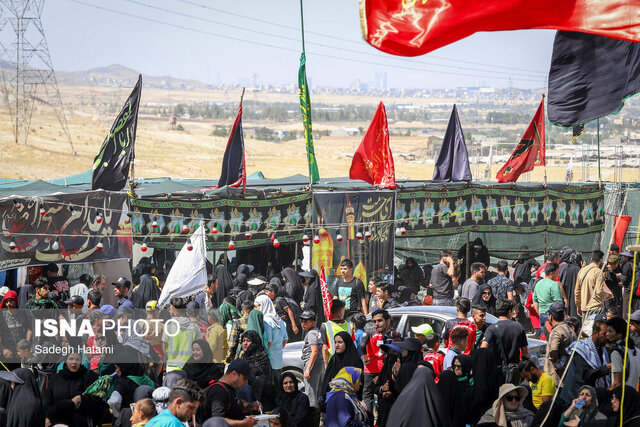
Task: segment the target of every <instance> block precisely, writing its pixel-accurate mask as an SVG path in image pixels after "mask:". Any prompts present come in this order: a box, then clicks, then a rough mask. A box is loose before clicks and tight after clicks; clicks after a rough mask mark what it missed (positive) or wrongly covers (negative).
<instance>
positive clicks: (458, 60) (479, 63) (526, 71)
mask: <svg viewBox="0 0 640 427" xmlns="http://www.w3.org/2000/svg"><path fill="white" fill-rule="evenodd" d="M177 1H179V2H182V3H185V4H189V5H192V6H197V7H201V8H203V9H208V10H211V11H214V12H218V13H222V14H225V15H230V16H235V17H238V18H243V19H248V20H250V21H255V22H260V23H263V24H267V25H273V26H275V27H278V28H284V29H287V30H291V31H296V32H299V31H300V29H299V28H298V27H293V26H289V25H284V24H278V23H275V22H271V21H267V20H265V19H260V18H254V17H252V16H246V15H241V14H239V13H234V12H229V11H226V10H223V9H218V8H215V7H211V6H206V5H203V4H199V3H196V2H193V1H190V0H177ZM305 33H306V34H313V35H316V36H320V37H326V38H328V39H333V40H339V41H342V42H345V43H352V44H355V45H358V46H362V43H361V42H359V41H355V40H351V39H347V38H344V37H337V36H332V35H328V34H323V33H319V32H316V31H307V30H305ZM429 57H430V58H433V59H439V60H442V61H449V62H457V63H461V64H471V65H478V66H481V67H488V68H494V69H500V68H501V69H504V70H508V71H523V72H525V73H531V74H539V75H541V76H543V75H547V72H546V71H535V70H530V69H526V68H517V67H508V66H504V65H496V64H486V63H482V62H475V61H467V60H464V59H459V58H448V57H446V56H440V55H434V54H431V53H430V54H429ZM396 59H406V58H404V57H396ZM411 61H413V62H418V63H421V64H426V65H433V64H432V63H429V62H425V61H418V60H415V59H411ZM486 71H489V70H486Z"/></svg>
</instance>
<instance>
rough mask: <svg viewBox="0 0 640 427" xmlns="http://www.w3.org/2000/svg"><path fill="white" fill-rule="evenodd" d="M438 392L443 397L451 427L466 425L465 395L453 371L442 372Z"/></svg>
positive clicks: (445, 411) (445, 412)
mask: <svg viewBox="0 0 640 427" xmlns="http://www.w3.org/2000/svg"><path fill="white" fill-rule="evenodd" d="M438 391H439V392H440V396H441V397H442V401H443V406H442V408H444V411H443V412H444V414H445V415H446V416H448V418H449V419H448V421H449V425H452V426H454V427H458V426H462V425H464V411H462V410H461V409H462V408H464V403H465V402H464V394H463V393H462V389H461V388H460V384H459V382H458V377H457V376H456V374H454V373H453V371H449V370H446V371H442V372H441V373H440V376H439V377H438Z"/></svg>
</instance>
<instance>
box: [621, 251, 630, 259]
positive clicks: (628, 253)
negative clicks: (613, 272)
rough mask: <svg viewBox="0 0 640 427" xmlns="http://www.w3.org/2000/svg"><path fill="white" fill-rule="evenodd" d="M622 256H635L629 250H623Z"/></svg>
mask: <svg viewBox="0 0 640 427" xmlns="http://www.w3.org/2000/svg"><path fill="white" fill-rule="evenodd" d="M620 256H626V257H629V258H633V254H632V253H631V252H629V251H624V252H621V253H620Z"/></svg>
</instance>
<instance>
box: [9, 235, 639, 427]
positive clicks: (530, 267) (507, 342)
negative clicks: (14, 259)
mask: <svg viewBox="0 0 640 427" xmlns="http://www.w3.org/2000/svg"><path fill="white" fill-rule="evenodd" d="M470 246H471V247H470V248H469V250H468V251H467V249H466V247H463V248H461V249H460V251H458V252H457V253H456V252H454V253H452V252H451V251H448V250H444V251H442V252H441V253H440V262H439V263H437V264H435V265H423V266H421V265H419V264H418V263H417V262H416V261H415V260H414V259H413V258H408V259H407V260H406V262H405V264H404V265H401V266H398V267H396V268H394V269H393V271H385V272H384V273H383V274H381V275H371V277H370V278H369V280H368V283H367V284H366V286H365V284H364V283H362V281H361V280H360V279H358V278H356V277H354V275H353V272H354V271H353V270H354V269H353V267H354V266H353V263H352V261H350V260H349V259H343V260H342V261H341V263H340V266H339V269H337V271H336V279H335V281H332V283H329V286H328V289H329V291H330V292H331V295H333V299H331V300H330V303H329V304H326V302H327V301H326V299H325V301H324V302H323V295H322V285H321V281H320V277H319V275H318V273H317V272H316V271H315V270H309V271H303V270H300V269H299V268H296V267H295V266H288V267H285V268H283V269H282V270H281V271H276V270H275V269H274V268H273V267H272V264H271V263H269V264H268V268H267V270H266V271H256V269H254V267H253V266H252V265H247V264H240V265H236V260H235V258H234V259H232V260H229V259H227V258H226V256H224V255H222V256H220V258H219V259H218V260H217V262H216V264H215V265H213V264H211V263H208V266H207V271H208V277H207V283H203V284H202V291H201V292H199V293H198V294H196V295H193V296H190V297H186V298H185V297H173V298H171V300H170V303H169V304H168V305H167V306H166V307H160V306H159V305H158V300H159V297H160V294H161V292H162V287H163V285H164V283H165V280H166V277H167V271H169V269H170V265H168V264H165V265H155V264H154V263H153V261H152V260H151V259H150V258H143V260H142V261H141V262H140V264H138V265H137V266H136V267H135V268H134V270H133V271H132V276H131V277H132V280H128V279H126V278H120V279H119V280H117V281H115V282H112V283H107V281H106V280H105V278H104V276H102V275H93V276H91V275H89V274H83V275H82V276H80V277H79V279H78V280H70V279H67V277H66V275H65V273H66V272H67V269H68V266H59V265H56V264H53V263H51V264H49V265H47V266H44V267H37V268H29V278H28V280H27V282H28V283H25V284H23V285H22V286H19V287H17V288H16V289H14V288H13V287H15V286H12V285H13V284H12V283H10V280H6V283H5V286H4V287H2V288H0V294H2V300H1V302H0V352H1V359H0V360H1V361H2V371H1V372H0V426H8V427H18V426H19V427H39V426H45V425H46V426H70V427H75V426H77V427H84V426H99V425H113V426H149V427H153V426H183V425H187V426H227V425H229V426H253V425H264V426H267V425H269V426H318V425H324V426H327V427H338V426H340V427H342V426H354V427H356V426H374V425H375V426H380V427H384V426H437V427H442V426H467V425H469V426H501V427H529V426H543V425H544V426H554V427H555V426H600V425H602V426H605V425H611V426H613V425H616V426H617V425H620V423H621V421H622V425H626V426H638V425H640V395H639V394H638V391H637V390H638V381H639V379H640V348H639V346H640V291H639V290H638V283H637V282H638V280H637V279H636V280H635V283H633V277H634V268H633V254H632V253H630V252H620V249H619V248H618V247H617V246H616V245H615V244H614V245H612V246H611V248H610V250H609V253H608V254H605V253H603V252H601V251H594V252H593V253H591V254H590V256H589V257H588V258H584V257H583V256H582V254H581V253H580V252H577V251H574V250H573V249H571V248H569V247H565V248H562V249H561V250H558V251H556V250H550V251H548V252H547V253H546V254H545V255H544V259H543V260H540V261H542V264H540V262H538V261H537V260H536V259H535V258H532V257H531V256H530V255H528V254H527V252H526V251H524V252H523V254H522V255H520V256H519V257H518V258H517V259H516V260H515V261H512V262H507V261H505V260H498V261H497V262H495V263H494V264H493V265H490V254H489V252H488V250H487V248H486V247H485V246H484V244H483V242H482V241H481V240H476V241H474V242H472V243H471V244H470ZM466 257H468V258H469V259H465V258H466ZM75 282H77V283H75ZM109 293H112V294H113V297H114V298H115V300H117V302H116V303H115V304H113V305H111V304H108V303H106V302H105V296H106V295H108V294H109ZM338 296H340V297H341V298H342V299H338ZM114 298H112V297H111V295H109V298H108V299H109V300H114ZM629 304H630V305H631V307H632V310H631V315H630V316H628V307H629ZM442 306H448V307H449V309H448V310H449V313H451V316H450V318H449V319H448V320H447V321H446V322H445V324H444V327H442V326H437V325H436V324H435V323H434V322H430V321H429V317H428V313H429V310H442V309H440V308H436V307H442ZM400 307H412V308H415V309H418V307H420V308H419V310H424V313H427V315H426V316H425V317H424V320H425V321H424V322H423V323H422V324H417V325H411V327H408V328H407V330H406V331H397V330H394V327H396V326H398V322H397V321H396V322H394V318H395V319H398V317H397V316H395V317H394V311H395V312H397V311H398V308H400ZM327 309H328V310H327ZM52 313H54V314H52ZM51 316H53V318H56V317H57V318H58V320H59V322H58V323H55V322H54V323H55V325H58V326H59V325H62V324H63V323H65V324H67V325H69V324H71V323H72V321H74V320H75V322H73V324H74V325H76V326H77V325H80V324H82V325H85V326H86V325H89V326H87V327H88V330H89V332H90V333H85V334H77V336H74V334H63V333H59V332H60V331H61V329H60V330H58V329H55V328H54V329H51V328H53V326H52V324H51V323H49V324H47V323H46V321H45V319H46V318H50V317H51ZM489 319H493V320H492V321H490V320H489ZM141 320H145V322H143V321H141ZM132 322H133V323H132ZM131 324H133V325H134V326H133V327H132V326H131ZM125 325H129V326H128V327H125ZM145 325H146V326H145ZM149 325H153V327H149ZM47 328H49V329H47ZM628 328H629V332H628ZM47 331H48V332H52V331H53V333H48V334H47V333H45V332H47ZM401 333H402V334H403V335H404V336H402V335H401ZM628 333H629V335H628V339H627V334H628ZM538 339H539V340H544V341H546V343H545V342H543V347H542V349H541V350H540V351H537V352H536V353H535V354H534V352H533V351H530V348H529V340H534V341H535V340H538ZM298 341H302V343H303V344H302V347H301V348H302V350H301V353H300V352H299V354H298V356H296V357H298V358H300V357H301V359H302V365H301V366H303V369H302V372H297V373H296V372H292V371H291V370H285V371H283V357H284V355H285V353H286V352H287V351H293V350H288V349H287V346H291V345H292V343H294V342H298ZM538 342H539V341H538ZM297 348H298V351H299V348H300V347H297ZM621 417H622V420H621Z"/></svg>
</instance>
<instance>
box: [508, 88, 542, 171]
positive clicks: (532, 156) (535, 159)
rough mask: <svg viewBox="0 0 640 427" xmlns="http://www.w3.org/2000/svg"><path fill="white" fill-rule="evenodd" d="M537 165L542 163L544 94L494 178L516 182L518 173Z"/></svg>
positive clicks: (530, 169)
mask: <svg viewBox="0 0 640 427" xmlns="http://www.w3.org/2000/svg"><path fill="white" fill-rule="evenodd" d="M538 165H544V95H542V101H540V106H539V107H538V111H536V114H535V115H534V116H533V119H532V120H531V123H529V127H528V128H527V130H526V132H525V133H524V135H522V139H520V142H519V143H518V145H517V146H516V149H515V150H514V151H513V154H511V157H510V158H509V160H507V163H506V164H505V165H504V166H503V167H502V169H500V170H499V171H498V175H497V176H496V178H498V182H516V181H517V180H518V178H519V177H520V175H522V174H523V173H525V172H530V171H532V170H533V167H534V166H538Z"/></svg>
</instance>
